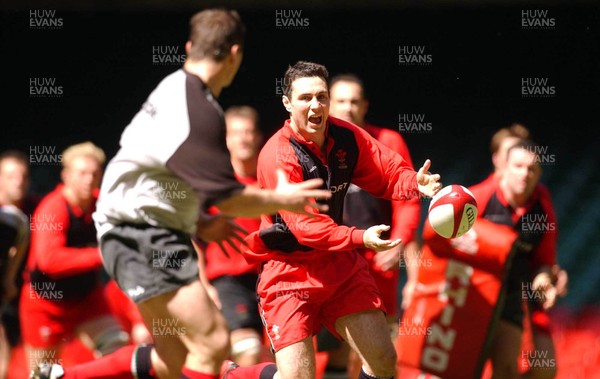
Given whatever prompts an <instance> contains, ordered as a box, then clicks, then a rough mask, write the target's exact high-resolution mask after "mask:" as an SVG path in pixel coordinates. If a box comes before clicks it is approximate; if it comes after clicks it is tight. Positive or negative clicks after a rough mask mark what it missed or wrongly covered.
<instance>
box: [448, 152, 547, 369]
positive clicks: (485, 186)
mask: <svg viewBox="0 0 600 379" xmlns="http://www.w3.org/2000/svg"><path fill="white" fill-rule="evenodd" d="M538 151H539V149H538V148H537V145H535V144H533V143H532V142H530V141H527V140H524V141H520V142H517V143H516V144H514V145H512V146H509V147H508V149H507V151H506V161H505V162H506V163H505V165H504V167H502V169H501V171H500V174H499V177H498V179H497V180H485V181H483V182H482V183H480V184H477V185H475V186H472V187H470V190H471V191H472V192H473V195H474V196H475V198H476V200H477V204H478V208H479V215H478V217H482V218H485V219H488V220H490V221H492V222H494V223H497V224H504V225H509V226H512V227H514V229H515V230H516V231H517V232H518V233H519V240H520V241H521V246H522V247H521V248H520V249H519V250H518V251H517V253H516V254H515V256H514V258H513V259H512V264H511V268H510V270H509V273H508V277H507V279H506V282H505V283H506V285H507V288H506V299H505V303H504V308H503V310H502V312H501V316H500V321H499V323H498V326H497V329H496V333H495V337H494V340H493V343H492V349H491V355H490V358H491V362H492V369H493V378H494V379H503V378H515V377H518V376H519V373H518V370H517V362H518V357H519V353H520V352H521V336H522V330H523V317H524V312H523V300H527V301H528V303H529V304H528V305H530V307H533V308H535V307H541V308H543V309H544V310H547V309H549V308H550V307H552V306H553V305H554V302H555V300H556V295H557V290H556V287H555V284H556V278H555V275H554V273H553V270H552V267H553V266H554V265H555V264H556V240H557V236H558V225H557V220H556V215H555V212H554V208H553V205H552V200H551V196H550V193H549V192H548V190H547V189H546V188H545V187H544V186H542V185H541V184H540V183H539V180H540V177H541V173H542V170H541V167H540V160H539V155H538ZM467 234H468V233H467ZM469 241H470V239H469V238H468V237H465V236H463V237H460V238H457V239H455V240H451V243H452V244H454V245H456V246H460V247H461V248H462V249H463V250H464V248H465V244H468V243H469ZM524 286H525V287H524ZM523 288H529V289H530V290H529V291H524V290H523ZM524 293H528V294H529V293H535V294H536V295H535V296H533V298H524V297H523V294H524ZM539 337H540V335H539V331H538V338H539ZM548 338H550V337H549V335H548ZM550 342H551V340H550ZM550 346H552V344H550ZM546 347H547V348H548V346H546ZM536 348H539V346H537V344H536ZM547 352H548V355H547V356H545V357H544V359H554V358H555V357H554V349H553V348H548V350H547ZM546 369H547V373H548V375H549V376H550V377H553V376H554V374H555V370H552V369H551V368H546ZM524 377H530V376H529V375H528V374H527V373H526V374H525V376H524Z"/></svg>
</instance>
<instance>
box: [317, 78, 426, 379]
mask: <svg viewBox="0 0 600 379" xmlns="http://www.w3.org/2000/svg"><path fill="white" fill-rule="evenodd" d="M329 92H330V97H331V99H330V102H331V106H330V109H329V114H330V115H331V116H333V117H336V118H339V119H342V120H344V121H347V122H351V123H353V124H355V125H358V126H360V127H361V128H363V129H364V130H366V131H367V132H368V133H369V134H370V135H371V136H372V137H373V138H375V139H377V140H378V141H379V142H381V143H382V144H383V145H385V146H387V147H389V148H390V149H392V150H394V151H395V152H397V153H398V154H400V155H401V156H402V157H403V158H404V160H405V161H406V162H407V163H408V164H409V166H410V167H413V163H412V159H411V157H410V153H409V150H408V146H407V145H406V143H405V142H404V139H403V138H402V136H401V135H400V133H398V132H397V131H395V130H391V129H386V128H382V127H379V126H375V125H371V124H369V123H367V122H366V121H365V116H366V114H367V112H368V109H369V101H368V99H367V98H366V96H365V90H364V85H363V83H362V81H361V80H360V78H358V77H357V76H356V75H353V74H344V75H337V76H334V77H333V78H332V79H331V82H330V89H329ZM419 219H420V202H419V198H418V197H413V198H412V199H409V200H397V201H389V200H385V199H381V198H376V197H374V196H372V195H371V194H369V193H368V192H366V191H363V190H362V189H361V188H359V187H358V186H356V185H354V184H351V185H350V186H349V188H348V193H347V194H346V201H345V202H344V217H343V223H344V225H348V226H355V227H357V228H362V229H366V228H368V227H369V226H371V225H378V224H384V225H390V230H389V231H387V232H385V233H383V234H382V236H384V237H382V238H386V239H392V240H395V239H400V240H402V243H400V245H398V246H396V247H394V248H392V249H390V250H387V251H381V252H375V251H373V250H367V249H357V251H358V252H359V253H360V254H361V255H362V256H363V257H365V258H366V259H367V261H368V262H369V264H370V270H371V274H372V275H373V278H374V279H375V283H376V284H377V287H378V288H379V291H380V293H381V295H382V298H383V303H384V305H385V308H386V310H387V315H386V319H387V322H388V326H389V328H390V334H391V335H392V341H395V340H396V338H397V336H398V325H397V322H398V306H397V298H398V281H399V274H400V270H399V263H400V262H401V259H403V256H404V253H405V252H404V247H405V246H406V245H407V244H408V243H410V242H412V241H413V240H414V237H415V232H416V230H417V228H418V226H419ZM407 262H410V260H407ZM407 268H408V269H409V271H408V273H409V275H411V278H410V279H409V282H414V281H415V280H416V278H412V275H413V274H414V270H410V267H409V266H407ZM318 341H319V346H323V345H333V346H337V345H339V348H337V349H335V350H329V351H328V364H327V366H326V369H325V374H324V379H333V378H347V377H348V376H349V377H356V376H357V374H358V372H359V371H360V359H359V358H358V356H357V355H356V352H354V351H352V350H350V347H349V346H348V344H347V343H341V342H339V341H337V339H335V338H334V337H333V336H332V335H331V334H330V333H329V332H327V331H326V329H324V330H323V331H322V332H321V333H319V338H318ZM319 350H327V349H326V348H324V349H321V348H319ZM349 362H351V366H350V367H348V363H349ZM347 371H348V373H347Z"/></svg>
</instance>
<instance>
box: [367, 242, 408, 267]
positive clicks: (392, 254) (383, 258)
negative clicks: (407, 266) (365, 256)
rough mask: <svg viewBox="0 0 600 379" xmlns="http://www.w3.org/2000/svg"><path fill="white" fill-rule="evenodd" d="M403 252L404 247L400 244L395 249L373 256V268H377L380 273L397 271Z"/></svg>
mask: <svg viewBox="0 0 600 379" xmlns="http://www.w3.org/2000/svg"><path fill="white" fill-rule="evenodd" d="M403 250H404V245H403V244H402V243H400V245H398V246H396V247H393V248H391V249H389V250H384V251H380V252H379V253H377V254H375V256H374V257H373V262H374V263H375V267H377V268H379V269H380V270H381V271H390V270H398V269H399V263H400V259H401V258H402V251H403Z"/></svg>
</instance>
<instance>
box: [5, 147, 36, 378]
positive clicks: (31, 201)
mask: <svg viewBox="0 0 600 379" xmlns="http://www.w3.org/2000/svg"><path fill="white" fill-rule="evenodd" d="M29 184H30V183H29V159H28V157H27V156H26V155H25V154H24V153H23V152H21V151H18V150H6V151H4V152H3V153H2V154H0V206H9V207H10V206H14V207H17V208H18V209H19V210H20V211H21V212H23V213H24V214H25V216H26V217H27V218H29V217H30V216H31V214H32V213H33V211H34V209H35V207H36V206H37V205H38V203H39V201H40V199H39V197H38V196H35V195H32V194H30V193H29ZM26 245H27V246H26V250H25V252H24V253H23V255H22V256H20V257H17V256H15V257H13V258H18V259H19V260H20V263H19V266H18V267H16V269H17V272H15V275H16V282H15V283H14V285H15V286H16V290H17V294H19V293H20V292H21V286H22V285H23V277H22V272H23V269H24V268H25V261H26V259H27V254H28V249H29V233H28V236H27V241H26ZM13 262H15V261H13ZM7 280H8V279H7ZM13 288H14V287H13ZM0 315H1V317H2V323H1V324H0V378H3V377H5V376H6V375H5V374H3V373H6V372H7V370H8V369H9V367H8V366H9V360H10V356H11V352H12V350H13V349H14V348H15V347H17V346H18V345H19V344H20V343H21V342H22V341H21V325H20V322H19V296H13V297H12V298H11V299H10V300H9V301H7V302H6V303H5V304H4V307H3V308H2V310H0Z"/></svg>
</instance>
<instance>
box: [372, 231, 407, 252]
mask: <svg viewBox="0 0 600 379" xmlns="http://www.w3.org/2000/svg"><path fill="white" fill-rule="evenodd" d="M386 230H390V226H389V225H375V226H371V227H370V228H369V229H367V230H365V234H363V244H364V245H365V248H367V249H369V250H373V251H376V252H379V251H385V250H389V249H392V248H394V247H396V246H398V245H400V244H401V243H402V240H401V239H397V240H393V241H391V240H382V239H381V238H380V237H381V233H383V232H385V231H386Z"/></svg>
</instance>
